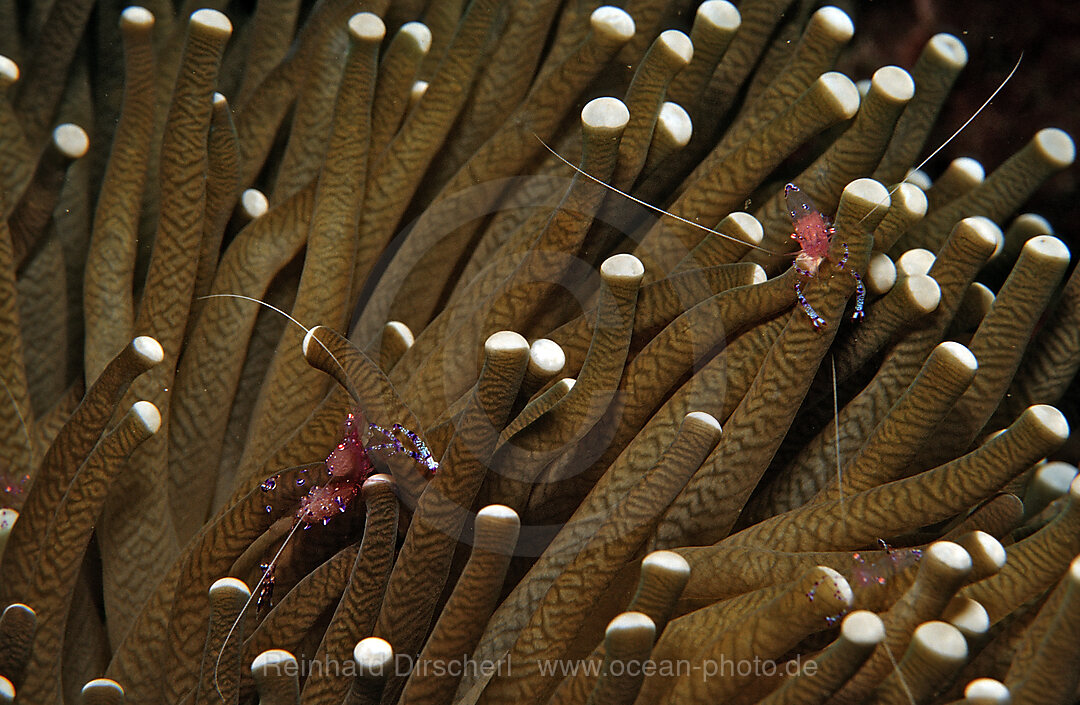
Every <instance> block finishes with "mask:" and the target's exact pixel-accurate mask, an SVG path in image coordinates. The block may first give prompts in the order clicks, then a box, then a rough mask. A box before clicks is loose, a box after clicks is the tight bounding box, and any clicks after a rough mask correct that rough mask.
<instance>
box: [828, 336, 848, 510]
mask: <svg viewBox="0 0 1080 705" xmlns="http://www.w3.org/2000/svg"><path fill="white" fill-rule="evenodd" d="M829 365H830V366H831V367H832V410H833V429H834V430H835V431H836V489H837V491H838V492H839V493H840V521H841V523H842V524H843V526H844V530H845V531H846V530H847V516H845V514H844V475H843V470H842V469H841V464H840V402H839V400H838V396H839V395H838V394H837V391H836V356H835V355H830V356H829Z"/></svg>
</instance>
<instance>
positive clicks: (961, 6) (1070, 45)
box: [835, 0, 1080, 260]
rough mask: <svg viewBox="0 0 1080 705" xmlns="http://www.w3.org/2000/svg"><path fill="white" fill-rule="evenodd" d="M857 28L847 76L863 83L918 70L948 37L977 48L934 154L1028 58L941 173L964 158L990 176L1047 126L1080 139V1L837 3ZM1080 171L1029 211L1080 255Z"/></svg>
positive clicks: (950, 152)
mask: <svg viewBox="0 0 1080 705" xmlns="http://www.w3.org/2000/svg"><path fill="white" fill-rule="evenodd" d="M835 4H837V5H838V6H840V7H842V8H843V9H844V10H846V11H847V12H849V13H850V14H851V16H852V19H853V20H854V22H855V37H854V39H853V40H852V44H851V47H850V50H849V51H848V52H846V53H845V54H844V56H843V58H842V61H841V65H840V67H839V68H840V70H842V71H844V72H845V73H847V74H848V75H850V76H851V77H852V78H854V79H856V80H858V79H862V78H868V77H869V76H870V75H871V74H872V73H873V72H874V70H875V69H877V68H879V67H881V66H884V65H887V64H896V65H898V66H902V67H904V68H907V69H910V68H911V67H912V66H913V65H914V64H915V60H916V59H917V58H918V56H919V53H920V52H921V51H922V48H923V46H924V45H925V44H926V42H927V40H928V39H929V38H930V37H932V36H933V35H934V34H936V33H938V32H950V33H952V34H954V35H956V36H957V37H959V38H960V39H961V40H962V41H963V42H964V44H965V45H966V46H967V50H968V65H967V67H966V68H965V69H964V71H963V72H962V73H961V74H960V78H959V80H958V81H957V83H956V86H955V88H954V90H953V95H952V97H951V99H950V100H949V101H948V103H947V105H946V108H945V110H944V112H943V113H942V115H941V117H940V118H939V119H938V121H937V125H936V128H935V131H934V133H933V134H932V136H931V138H930V140H931V141H930V143H929V144H928V146H927V149H926V151H925V154H929V153H930V151H932V149H933V148H934V147H936V146H937V145H938V144H940V143H941V142H943V141H944V140H946V139H947V138H948V137H949V135H951V134H952V133H953V131H955V130H956V128H958V127H959V126H960V125H962V124H963V123H964V121H965V120H967V118H968V117H969V116H970V115H971V114H972V113H973V112H974V111H975V110H977V109H978V107H979V106H980V105H981V104H982V103H983V101H985V100H986V99H987V98H988V97H989V96H990V95H991V94H992V93H993V92H994V89H995V88H997V86H998V85H999V84H1000V83H1001V81H1002V80H1003V79H1004V78H1005V76H1007V75H1008V73H1009V71H1010V70H1011V69H1012V67H1013V65H1015V64H1016V61H1017V59H1018V58H1019V57H1020V55H1021V53H1022V54H1023V61H1022V62H1021V64H1020V68H1019V70H1018V71H1017V72H1016V75H1015V76H1014V77H1013V79H1012V80H1011V81H1010V82H1009V84H1008V85H1007V86H1006V87H1005V88H1004V90H1002V91H1001V93H999V94H998V96H997V97H996V98H995V99H994V100H993V102H992V103H991V104H990V105H989V106H988V107H987V108H986V110H984V111H983V112H982V114H980V115H979V117H978V118H976V120H975V121H974V122H973V123H972V124H971V125H970V126H969V127H968V128H967V129H966V130H965V131H964V132H963V133H962V134H961V135H960V136H958V137H957V138H956V139H955V140H953V141H952V142H951V143H950V144H949V146H948V147H946V148H945V150H944V151H943V152H942V153H941V154H939V155H938V156H937V157H935V159H934V160H933V161H932V162H931V163H929V164H927V166H926V167H925V170H926V171H927V172H928V173H929V174H930V175H931V176H936V175H937V174H939V173H940V172H941V171H942V170H943V169H944V168H945V167H946V166H947V165H948V164H949V162H950V161H951V160H952V159H954V158H956V157H962V156H968V157H973V158H975V159H978V160H979V161H980V162H981V163H982V165H983V166H984V167H985V168H986V171H987V173H989V172H990V171H992V170H993V169H994V168H996V167H997V166H998V165H999V164H1001V162H1003V161H1004V160H1005V159H1007V158H1008V157H1009V156H1010V155H1011V154H1012V153H1013V152H1015V151H1016V150H1018V149H1019V148H1020V147H1022V146H1023V145H1024V144H1025V143H1026V142H1027V141H1028V140H1030V139H1031V137H1032V135H1034V134H1035V133H1036V132H1037V131H1039V130H1040V129H1042V128H1044V127H1059V128H1061V129H1063V130H1065V131H1066V132H1068V133H1069V134H1070V135H1071V136H1072V137H1073V139H1074V140H1075V139H1080V114H1078V111H1080V3H1078V2H1076V1H1075V0H1031V1H1030V2H1023V3H1018V2H1006V1H1005V0H984V1H982V2H978V1H975V0H862V1H851V2H836V3H835ZM1078 174H1080V170H1078V167H1077V165H1076V164H1073V166H1072V167H1070V168H1068V169H1066V170H1065V171H1064V172H1062V173H1059V174H1057V175H1056V176H1055V177H1053V178H1052V179H1051V180H1049V181H1048V182H1047V183H1046V184H1044V185H1043V187H1042V188H1041V189H1039V191H1038V192H1037V193H1036V194H1035V195H1034V196H1033V197H1032V199H1031V200H1029V202H1028V203H1027V205H1026V206H1025V207H1024V210H1025V211H1026V212H1033V213H1038V214H1040V215H1042V216H1044V217H1046V218H1047V219H1048V220H1049V221H1050V222H1051V223H1052V224H1053V226H1054V228H1055V230H1056V234H1058V236H1059V237H1062V238H1063V239H1064V240H1066V242H1068V243H1069V244H1070V248H1071V249H1073V252H1074V260H1075V259H1076V258H1075V252H1076V246H1077V245H1078V244H1080V230H1078V228H1077V224H1078V218H1080V202H1078V196H1080V193H1078V189H1077V178H1078Z"/></svg>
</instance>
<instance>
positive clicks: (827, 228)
mask: <svg viewBox="0 0 1080 705" xmlns="http://www.w3.org/2000/svg"><path fill="white" fill-rule="evenodd" d="M784 197H785V198H786V199H787V204H788V212H789V213H791V223H792V225H793V226H794V228H795V230H794V232H792V233H791V239H792V240H794V241H795V242H797V243H799V246H800V247H801V249H800V250H799V253H798V254H797V255H796V256H795V271H796V272H798V273H799V274H801V275H802V276H804V277H807V278H809V277H813V276H816V275H817V271H818V267H820V266H821V263H822V262H823V261H824V260H825V259H826V258H827V257H828V256H829V242H830V240H831V239H832V236H833V235H834V234H835V233H836V229H835V228H834V227H833V224H832V221H830V220H829V218H828V217H827V216H825V215H824V214H822V213H821V212H820V211H819V210H818V209H817V208H815V207H814V204H813V203H812V202H811V201H810V199H809V198H808V197H807V196H806V194H804V193H803V192H802V191H800V190H799V187H798V186H796V185H795V184H788V185H787V186H785V187H784ZM847 261H848V247H847V245H846V244H845V245H844V255H843V256H842V257H841V258H840V261H839V262H837V263H836V266H837V268H838V269H843V270H844V271H846V272H848V273H849V274H850V275H851V276H852V278H853V279H855V313H854V314H852V316H851V318H852V320H855V321H857V320H859V319H860V318H862V317H863V306H864V304H865V303H866V286H865V285H864V284H863V280H862V277H861V276H859V273H858V272H856V271H854V270H849V269H846V266H847ZM795 294H796V295H797V296H798V297H799V305H800V306H802V308H803V311H805V312H806V315H807V316H809V317H810V320H811V321H812V322H813V324H814V328H816V329H820V328H822V327H824V326H826V325H828V324H827V322H826V321H825V319H824V318H822V317H821V316H820V315H818V312H817V311H815V310H814V307H813V306H811V305H810V302H809V301H807V300H806V297H805V296H803V292H802V283H801V282H800V281H799V280H798V279H796V280H795Z"/></svg>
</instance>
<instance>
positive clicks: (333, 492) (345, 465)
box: [295, 410, 439, 528]
mask: <svg viewBox="0 0 1080 705" xmlns="http://www.w3.org/2000/svg"><path fill="white" fill-rule="evenodd" d="M392 431H396V432H398V433H401V434H403V435H404V436H405V437H406V438H408V439H409V442H410V443H411V444H412V446H413V447H412V448H407V447H406V446H405V444H404V443H403V442H402V441H401V440H400V439H398V437H397V436H395V435H394V433H393V432H392ZM392 431H391V430H387V429H385V428H383V427H381V426H379V425H377V424H373V423H368V422H367V421H366V420H365V419H364V418H363V414H362V413H361V412H360V411H359V410H357V411H353V412H350V413H349V414H348V416H346V417H345V428H344V433H343V437H342V440H341V442H340V443H338V444H337V446H336V447H335V448H334V450H332V451H331V452H330V455H328V456H326V470H327V473H328V474H329V475H330V479H329V480H328V481H327V482H326V484H324V485H321V486H319V487H315V488H313V489H312V490H311V491H310V492H308V493H307V494H306V495H304V497H303V498H302V499H301V500H300V508H299V509H298V510H297V512H296V519H295V521H296V522H297V523H298V524H299V523H304V524H305V528H307V527H310V526H311V525H312V524H314V523H316V522H322V523H323V524H326V523H327V522H329V521H330V520H331V519H333V518H334V517H335V516H336V515H338V514H341V513H342V512H344V511H345V510H346V509H348V508H349V505H350V504H352V501H353V500H354V499H355V498H356V496H357V495H358V494H359V493H360V487H361V485H363V484H364V480H366V479H368V477H370V476H371V475H372V474H374V471H375V464H374V462H372V460H371V456H370V455H369V453H370V452H371V451H375V450H384V451H388V452H389V453H391V454H395V453H396V454H401V455H407V456H409V457H410V458H412V459H413V460H415V461H416V462H417V463H419V464H420V465H421V466H422V467H424V468H425V469H426V470H428V471H429V472H431V473H434V472H435V471H436V470H438V467H439V464H438V462H437V461H436V460H435V459H434V458H433V457H432V455H431V451H429V450H428V447H427V445H426V444H425V443H424V441H423V440H421V439H420V436H418V435H417V434H416V433H414V432H412V431H410V430H408V429H407V428H405V427H404V426H402V425H401V424H394V426H393V428H392ZM374 434H379V435H381V436H383V437H384V438H385V439H386V440H385V441H383V442H379V443H372V444H368V443H367V441H368V440H369V439H370V438H372V437H373V436H374Z"/></svg>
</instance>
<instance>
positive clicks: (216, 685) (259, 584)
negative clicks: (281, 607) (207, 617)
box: [214, 304, 304, 702]
mask: <svg viewBox="0 0 1080 705" xmlns="http://www.w3.org/2000/svg"><path fill="white" fill-rule="evenodd" d="M267 306H269V304H267ZM271 308H273V307H272V306H271ZM285 315H286V316H288V314H285ZM297 325H299V324H297ZM300 327H301V328H303V326H300ZM303 523H304V521H303V519H300V518H297V519H296V523H295V524H293V528H292V530H291V531H289V533H288V535H287V536H286V537H285V540H284V541H282V542H281V548H279V549H278V550H277V553H275V554H274V557H273V558H271V559H270V562H269V563H268V564H267V566H266V570H264V571H263V574H262V576H261V577H260V578H259V582H257V583H255V589H254V590H252V591H251V594H250V595H248V599H247V602H245V603H244V608H243V609H241V610H240V614H238V615H237V616H236V619H235V620H233V623H232V626H230V627H229V632H228V633H227V634H226V635H225V640H224V641H222V642H221V646H220V647H219V649H218V655H217V660H215V661H214V690H216V691H217V694H218V697H219V698H220V699H221V702H225V694H224V693H222V692H221V684H220V683H218V670H219V669H220V668H221V657H222V656H224V655H225V647H226V646H227V645H228V643H229V640H230V639H232V636H233V633H234V632H235V631H236V627H237V626H238V625H239V624H240V620H242V619H243V618H244V613H245V612H247V610H248V608H249V607H251V603H252V601H253V600H255V599H256V598H257V597H258V595H259V590H261V589H262V586H263V585H264V584H266V580H267V579H268V578H269V577H270V573H271V571H273V570H274V566H276V565H277V562H278V558H281V554H282V552H283V551H284V550H285V547H286V546H288V545H289V541H290V540H291V539H292V537H293V534H295V533H296V530H297V529H299V528H300V526H301V525H302V524H303Z"/></svg>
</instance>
